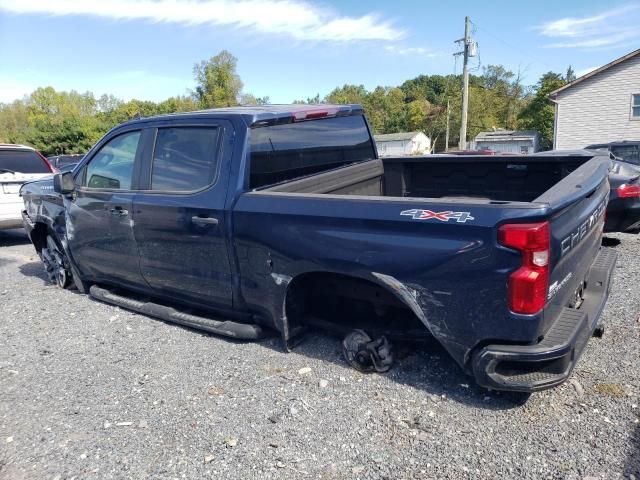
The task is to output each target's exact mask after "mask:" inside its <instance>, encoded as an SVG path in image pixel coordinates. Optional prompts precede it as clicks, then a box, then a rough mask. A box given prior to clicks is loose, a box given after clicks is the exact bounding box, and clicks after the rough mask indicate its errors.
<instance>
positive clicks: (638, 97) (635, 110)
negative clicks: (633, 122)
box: [631, 93, 640, 119]
mask: <svg viewBox="0 0 640 480" xmlns="http://www.w3.org/2000/svg"><path fill="white" fill-rule="evenodd" d="M631 118H638V119H640V93H638V94H635V95H631Z"/></svg>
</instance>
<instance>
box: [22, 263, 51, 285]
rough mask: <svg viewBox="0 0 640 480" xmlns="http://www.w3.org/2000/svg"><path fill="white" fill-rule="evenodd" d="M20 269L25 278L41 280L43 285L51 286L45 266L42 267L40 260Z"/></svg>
mask: <svg viewBox="0 0 640 480" xmlns="http://www.w3.org/2000/svg"><path fill="white" fill-rule="evenodd" d="M18 269H19V270H20V273H21V274H22V275H24V276H25V277H35V278H39V279H40V280H42V283H44V284H46V285H51V282H50V281H49V277H48V276H47V273H46V272H45V271H44V266H43V265H42V262H41V261H40V260H38V261H35V262H29V263H23V264H21V265H20V266H19V267H18Z"/></svg>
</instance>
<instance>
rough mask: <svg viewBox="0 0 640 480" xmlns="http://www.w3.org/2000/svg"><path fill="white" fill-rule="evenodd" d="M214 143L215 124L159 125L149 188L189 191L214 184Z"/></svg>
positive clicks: (216, 133) (215, 154)
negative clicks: (210, 125)
mask: <svg viewBox="0 0 640 480" xmlns="http://www.w3.org/2000/svg"><path fill="white" fill-rule="evenodd" d="M217 145H218V129H217V128H212V127H175V128H160V129H158V135H157V137H156V146H155V149H154V153H153V166H152V171H151V189H152V190H163V191H176V192H189V191H195V190H201V189H202V188H205V187H207V186H209V185H211V184H213V183H214V181H215V175H216V171H217V163H218V158H217V157H218V155H217V150H218V148H217Z"/></svg>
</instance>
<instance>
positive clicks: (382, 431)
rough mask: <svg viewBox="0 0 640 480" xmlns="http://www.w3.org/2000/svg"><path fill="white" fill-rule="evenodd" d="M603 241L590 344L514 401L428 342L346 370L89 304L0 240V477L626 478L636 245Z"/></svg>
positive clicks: (326, 356)
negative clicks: (608, 268) (605, 294)
mask: <svg viewBox="0 0 640 480" xmlns="http://www.w3.org/2000/svg"><path fill="white" fill-rule="evenodd" d="M607 244H609V245H611V246H612V247H613V248H615V249H616V250H617V251H618V252H619V255H620V256H619V264H618V268H617V269H616V274H615V279H614V281H615V289H614V291H613V293H612V295H611V297H610V300H609V303H608V305H607V308H606V310H605V313H604V315H605V316H606V320H607V321H608V330H607V332H606V334H605V336H604V338H602V339H592V340H591V341H590V343H589V345H588V347H587V350H586V352H585V353H584V355H583V357H582V359H581V361H580V363H579V365H578V367H577V369H576V371H575V373H574V374H573V376H572V379H571V381H570V382H568V383H566V384H564V385H562V386H561V387H559V388H556V389H554V390H551V391H546V392H542V393H539V394H534V395H533V396H531V398H530V399H529V401H528V402H526V403H525V404H524V405H522V404H519V403H518V402H516V401H515V399H514V398H513V397H510V396H508V395H504V394H503V395H501V394H498V393H489V392H487V391H484V390H482V389H480V388H478V387H476V386H475V385H474V384H473V382H472V381H471V379H470V378H468V377H465V376H464V374H462V373H461V371H460V370H459V368H458V367H457V366H456V365H455V364H454V363H453V361H452V360H451V359H450V358H448V357H447V355H446V353H445V352H443V350H442V349H440V348H439V347H438V346H437V345H426V346H422V347H420V348H419V349H417V350H414V351H412V352H411V353H409V354H407V355H405V356H404V357H403V358H401V359H400V361H399V362H397V364H396V365H395V367H394V368H393V369H392V371H391V372H389V373H388V374H385V375H362V374H359V373H357V372H356V371H354V370H352V369H350V368H348V367H347V365H346V363H345V362H344V361H343V360H342V356H341V353H340V346H339V342H338V340H337V339H334V338H331V337H326V336H323V335H317V336H314V337H312V338H308V339H307V340H306V341H305V342H304V343H303V344H302V345H300V346H299V347H297V348H296V350H295V352H293V353H290V354H285V353H282V351H281V349H280V345H279V342H278V341H276V340H266V341H263V342H261V343H257V344H251V343H246V344H245V343H236V342H232V341H229V340H225V339H221V338H217V337H214V336H210V335H206V334H202V333H199V332H197V331H194V330H189V329H186V328H182V327H179V326H175V325H171V324H167V323H163V322H161V321H157V320H153V319H151V318H147V317H144V316H141V315H137V314H134V313H130V312H127V311H124V310H121V309H119V308H115V307H111V306H109V305H105V304H101V303H98V302H95V301H92V300H91V299H90V298H89V297H87V296H83V295H79V294H77V293H74V292H72V291H62V290H59V289H57V288H56V287H54V286H51V285H48V284H47V283H46V282H45V277H44V275H43V270H42V267H41V265H40V262H39V261H38V258H37V257H36V256H35V254H34V252H33V250H32V247H31V245H30V244H28V243H27V241H26V239H25V237H24V236H23V235H22V234H21V233H20V232H11V233H7V232H0V320H1V321H0V478H2V479H11V480H20V479H59V480H62V479H72V478H76V479H81V478H82V479H85V478H88V479H111V478H118V479H119V478H133V479H141V478H154V479H156V478H157V479H160V478H162V479H164V478H168V479H173V478H189V479H195V478H207V477H211V478H238V479H250V478H260V479H265V478H326V479H334V478H336V479H340V478H349V479H352V478H420V479H422V478H456V479H463V478H554V479H555V478H562V479H564V478H568V479H573V478H580V479H585V478H589V479H591V478H603V479H604V478H606V479H609V478H636V479H639V480H640V424H639V423H638V421H639V419H640V407H638V404H639V403H640V398H639V397H640V379H639V375H638V373H639V372H640V323H638V310H639V309H640V285H639V283H638V280H639V279H640V258H638V254H637V252H638V251H640V249H639V247H640V237H639V236H633V235H610V236H609V238H608V239H607Z"/></svg>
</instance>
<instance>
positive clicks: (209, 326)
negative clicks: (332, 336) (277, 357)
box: [89, 285, 269, 340]
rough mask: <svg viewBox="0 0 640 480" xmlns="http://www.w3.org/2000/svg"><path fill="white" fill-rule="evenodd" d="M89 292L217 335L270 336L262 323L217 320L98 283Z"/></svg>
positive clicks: (104, 300)
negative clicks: (113, 290) (125, 294)
mask: <svg viewBox="0 0 640 480" xmlns="http://www.w3.org/2000/svg"><path fill="white" fill-rule="evenodd" d="M89 293H90V294H91V296H92V297H94V298H95V299H97V300H101V301H103V302H106V303H111V304H113V305H117V306H119V307H122V308H126V309H127V310H133V311H135V312H139V313H143V314H145V315H149V316H152V317H157V318H160V319H162V320H165V321H167V322H173V323H179V324H181V325H185V326H187V327H192V328H197V329H200V330H205V331H207V332H211V333H215V334H217V335H224V336H225V337H232V338H236V339H238V340H259V339H261V338H264V337H267V336H269V334H268V332H267V331H266V330H265V329H264V328H262V327H261V326H260V325H257V324H255V323H254V324H251V323H239V322H234V321H231V320H215V319H212V318H207V317H201V316H198V315H192V314H190V313H185V312H181V311H179V310H176V309H175V308H172V307H166V306H164V305H160V304H158V303H153V302H147V301H142V300H134V299H132V298H128V297H124V296H122V295H118V294H116V293H113V292H111V291H109V290H106V289H104V288H100V287H98V286H97V285H92V286H91V288H90V289H89Z"/></svg>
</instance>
